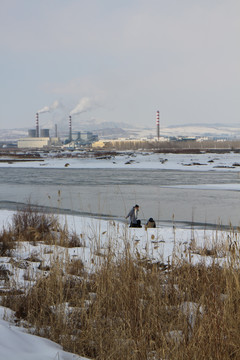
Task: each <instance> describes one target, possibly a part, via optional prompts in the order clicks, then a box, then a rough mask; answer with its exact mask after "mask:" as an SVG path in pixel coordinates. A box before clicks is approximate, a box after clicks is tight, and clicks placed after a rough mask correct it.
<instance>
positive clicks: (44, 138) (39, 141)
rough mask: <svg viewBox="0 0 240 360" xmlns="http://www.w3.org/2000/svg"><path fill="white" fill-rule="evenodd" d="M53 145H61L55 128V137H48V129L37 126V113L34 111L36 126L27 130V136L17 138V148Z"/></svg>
mask: <svg viewBox="0 0 240 360" xmlns="http://www.w3.org/2000/svg"><path fill="white" fill-rule="evenodd" d="M53 145H61V142H60V139H59V138H58V137H57V130H56V129H55V137H50V135H49V129H40V128H39V115H38V113H36V128H35V129H29V130H28V137H26V138H23V139H19V140H18V143H17V146H18V148H43V147H49V146H53Z"/></svg>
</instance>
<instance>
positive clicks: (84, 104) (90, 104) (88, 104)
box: [70, 97, 97, 115]
mask: <svg viewBox="0 0 240 360" xmlns="http://www.w3.org/2000/svg"><path fill="white" fill-rule="evenodd" d="M96 106H97V105H96V103H95V101H94V100H92V99H90V98H89V97H83V98H82V99H81V100H80V101H79V103H78V104H77V106H76V107H75V108H74V109H73V110H72V111H71V112H70V115H77V114H81V113H83V112H86V111H89V110H92V109H93V108H95V107H96Z"/></svg>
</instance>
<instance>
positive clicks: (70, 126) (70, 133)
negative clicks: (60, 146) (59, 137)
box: [69, 115, 72, 141]
mask: <svg viewBox="0 0 240 360" xmlns="http://www.w3.org/2000/svg"><path fill="white" fill-rule="evenodd" d="M69 141H72V117H71V115H69Z"/></svg>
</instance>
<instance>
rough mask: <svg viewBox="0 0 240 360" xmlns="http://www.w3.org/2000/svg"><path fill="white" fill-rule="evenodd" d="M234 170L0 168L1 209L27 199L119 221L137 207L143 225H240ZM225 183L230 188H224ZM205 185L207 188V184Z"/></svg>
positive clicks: (13, 207)
mask: <svg viewBox="0 0 240 360" xmlns="http://www.w3.org/2000/svg"><path fill="white" fill-rule="evenodd" d="M231 184H233V185H234V184H240V179H239V175H238V172H231V171H229V172H228V171H217V172H215V171H180V170H140V169H69V168H68V169H65V168H64V169H52V168H41V169H39V168H30V167H26V168H11V167H9V168H0V189H1V190H0V208H1V209H9V210H16V209H21V208H22V207H23V206H24V205H25V204H27V203H29V202H30V203H31V204H33V205H37V206H39V207H40V208H42V207H43V208H44V209H45V210H46V211H53V212H61V213H68V214H69V213H72V214H79V215H87V216H89V215H90V216H97V217H104V218H113V219H117V220H123V219H124V217H125V215H126V214H127V213H128V211H129V210H130V208H131V207H132V206H133V205H135V204H136V203H137V204H139V205H140V213H139V217H140V218H141V220H142V222H143V223H144V222H145V221H146V220H147V219H148V218H149V217H153V218H154V219H155V220H156V221H157V223H158V224H159V225H161V224H170V223H173V222H174V223H176V224H178V223H180V224H182V225H185V226H190V225H191V224H193V223H194V224H195V226H206V227H209V226H216V224H217V225H226V226H228V225H229V224H230V223H231V224H232V225H233V226H238V225H239V223H240V213H239V204H240V192H239V191H238V190H234V187H233V188H231V186H230V185H231ZM228 186H229V188H228ZM209 187H210V188H209Z"/></svg>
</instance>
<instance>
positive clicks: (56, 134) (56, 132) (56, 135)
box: [55, 124, 58, 138]
mask: <svg viewBox="0 0 240 360" xmlns="http://www.w3.org/2000/svg"><path fill="white" fill-rule="evenodd" d="M55 137H56V138H57V137H58V131H57V124H55Z"/></svg>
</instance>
